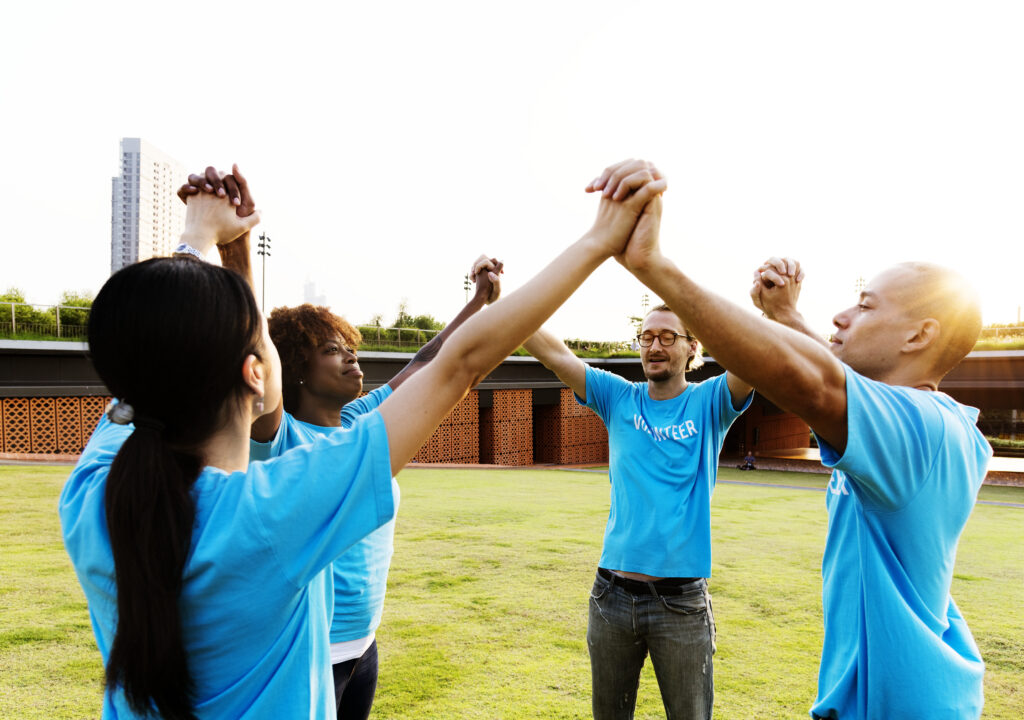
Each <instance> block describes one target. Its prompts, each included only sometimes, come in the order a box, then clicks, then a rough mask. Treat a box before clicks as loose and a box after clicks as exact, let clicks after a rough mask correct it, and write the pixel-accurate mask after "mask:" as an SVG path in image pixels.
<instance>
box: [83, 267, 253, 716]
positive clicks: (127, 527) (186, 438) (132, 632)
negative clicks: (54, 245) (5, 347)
mask: <svg viewBox="0 0 1024 720" xmlns="http://www.w3.org/2000/svg"><path fill="white" fill-rule="evenodd" d="M261 323H262V320H261V318H260V314H259V310H258V308H257V306H256V302H255V300H254V298H253V296H252V293H251V292H250V290H249V288H248V286H247V285H246V284H245V282H244V281H243V280H242V279H241V278H240V277H239V276H238V275H237V274H235V273H233V272H231V271H229V270H225V269H224V268H220V267H217V266H214V265H208V264H206V263H201V262H198V261H195V260H192V259H190V258H159V259H154V260H148V261H146V262H142V263H138V264H136V265H131V266H129V267H127V268H125V269H123V270H121V271H119V272H118V273H116V274H115V275H113V276H112V277H111V278H110V279H109V280H108V281H107V283H106V284H105V285H104V286H103V289H102V290H100V293H99V295H97V297H96V300H95V302H94V303H93V306H92V311H91V312H90V316H89V350H90V354H91V356H92V360H93V364H94V365H95V367H96V370H97V372H98V373H99V375H100V377H101V378H102V379H103V381H104V383H105V384H106V385H107V387H108V389H109V390H110V391H111V393H112V394H113V395H115V396H116V397H118V398H120V399H122V401H124V402H126V403H128V404H130V405H131V407H132V408H133V410H134V413H135V419H134V421H135V426H136V429H135V432H133V433H132V434H131V435H130V436H129V437H128V439H127V440H126V441H125V442H124V444H123V445H122V447H121V449H120V451H119V452H118V454H117V456H116V457H115V459H114V462H113V464H112V465H111V467H110V472H109V474H108V477H107V484H106V494H105V505H106V519H107V528H108V531H109V535H110V546H111V551H112V553H113V556H114V567H115V574H116V582H117V631H116V633H115V636H114V642H113V645H112V646H111V649H110V655H109V657H108V658H107V667H106V684H107V688H108V689H109V690H111V691H113V690H115V689H117V688H120V689H123V690H124V694H125V698H126V699H127V701H128V703H129V705H130V706H131V708H132V710H133V711H134V712H136V713H138V714H140V715H148V714H151V713H154V712H157V713H159V714H160V715H161V716H163V717H165V718H194V717H195V715H194V714H193V712H192V707H193V695H192V691H193V682H192V677H191V675H190V673H189V663H188V657H187V656H186V652H185V647H184V642H183V637H182V623H181V614H180V612H179V608H178V599H179V597H180V596H181V591H182V585H183V578H182V574H183V572H184V568H185V564H186V561H187V559H188V556H189V552H190V549H191V541H192V526H193V523H194V521H195V501H194V498H193V496H192V486H193V484H194V483H195V481H196V478H197V477H198V476H199V473H200V471H201V470H202V467H203V460H202V457H201V451H202V447H203V445H204V444H205V442H206V441H207V440H209V439H210V437H211V436H212V435H213V434H214V432H215V431H216V430H217V429H218V428H219V427H220V426H221V425H222V424H223V423H224V422H226V421H228V420H229V418H230V417H231V416H232V415H233V413H234V412H235V411H236V409H237V407H238V405H237V404H238V403H242V402H248V401H249V398H250V397H251V394H250V391H249V389H248V387H247V386H246V385H245V383H244V382H243V380H242V364H243V362H244V360H245V358H246V356H247V355H249V354H251V353H252V354H258V351H259V347H260V343H261V334H262V328H261Z"/></svg>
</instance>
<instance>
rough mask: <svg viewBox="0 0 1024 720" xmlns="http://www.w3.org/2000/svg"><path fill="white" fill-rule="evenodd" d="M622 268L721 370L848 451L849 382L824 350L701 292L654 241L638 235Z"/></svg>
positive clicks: (654, 236)
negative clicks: (674, 317)
mask: <svg viewBox="0 0 1024 720" xmlns="http://www.w3.org/2000/svg"><path fill="white" fill-rule="evenodd" d="M602 187H603V186H602ZM598 189H600V188H598ZM620 262H622V264H623V265H625V266H626V268H627V269H629V270H630V272H632V273H633V274H634V275H635V276H636V277H637V279H639V280H640V282H642V283H644V284H645V285H646V286H647V287H649V288H650V289H651V290H652V291H654V292H655V293H656V294H657V295H659V296H660V297H661V298H662V299H663V300H664V301H665V302H666V303H667V304H668V306H669V307H670V308H672V310H673V311H674V312H675V313H676V314H677V315H679V317H680V318H681V319H682V321H683V323H684V325H686V327H687V329H689V330H691V331H692V332H693V333H694V334H695V335H696V336H697V337H699V338H700V339H701V342H702V343H703V344H704V346H705V347H706V348H707V349H708V350H709V351H710V352H711V354H712V355H713V356H714V358H715V360H716V361H718V362H719V363H720V364H721V365H722V366H723V367H725V368H727V369H728V370H729V371H730V372H731V373H733V374H735V375H737V376H738V377H740V378H743V380H745V381H746V382H749V383H750V384H751V385H753V386H754V388H755V389H756V390H757V391H758V392H759V393H761V394H762V395H764V396H765V397H767V398H768V399H769V400H771V401H772V402H773V403H775V404H776V405H778V406H779V407H781V408H783V409H785V410H788V411H790V412H793V413H795V414H797V415H799V416H800V417H801V418H803V419H804V420H805V421H806V422H807V424H808V425H810V426H811V428H812V429H813V430H814V431H815V433H817V434H818V435H819V436H820V437H821V438H822V439H824V440H825V441H826V442H828V443H829V444H830V445H832V446H833V447H834V448H836V449H837V450H838V451H839V452H842V451H844V450H845V448H846V435H847V421H846V374H845V372H844V371H843V367H842V365H841V364H840V362H839V361H838V360H836V358H835V357H833V356H832V354H831V352H829V350H828V349H827V348H825V347H824V346H823V345H822V344H821V343H820V342H816V341H815V340H812V339H811V338H810V337H808V336H807V335H804V334H802V333H798V332H796V331H795V330H792V329H790V328H788V327H784V326H782V325H780V324H778V323H775V322H770V321H768V320H766V319H764V318H759V317H756V316H754V315H752V314H751V313H750V312H748V311H746V310H743V309H742V308H740V307H739V306H738V305H735V304H734V303H731V302H729V301H728V300H726V299H724V298H722V297H719V296H718V295H716V294H714V293H712V292H710V291H709V290H707V289H705V288H703V287H701V286H700V285H698V284H697V283H696V282H694V281H693V280H692V279H691V278H690V277H688V276H687V275H686V274H684V273H683V272H682V270H680V269H679V268H678V267H677V266H676V265H675V263H673V262H672V261H671V260H669V259H668V258H666V257H665V256H664V255H662V254H661V250H660V248H659V247H658V239H657V234H656V233H646V234H640V233H634V235H633V237H631V238H630V242H629V244H628V245H627V247H626V251H625V252H624V253H623V255H622V256H621V257H620Z"/></svg>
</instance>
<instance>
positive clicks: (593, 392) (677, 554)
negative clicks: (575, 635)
mask: <svg viewBox="0 0 1024 720" xmlns="http://www.w3.org/2000/svg"><path fill="white" fill-rule="evenodd" d="M586 373H587V374H586V383H587V402H586V403H585V404H586V405H587V407H589V408H592V409H593V410H594V411H595V412H596V413H597V414H598V416H600V418H601V419H602V420H603V421H604V424H605V426H606V427H607V428H608V448H609V463H608V464H609V473H608V475H609V478H610V480H611V486H612V487H611V511H610V512H609V515H608V525H607V526H606V527H605V531H604V550H603V551H602V553H601V561H600V565H601V567H604V568H608V569H609V570H622V571H625V572H636V573H644V574H645V575H654V576H658V577H710V575H711V493H712V492H713V491H714V488H715V478H716V477H717V475H718V454H719V452H721V450H722V443H723V442H724V441H725V435H726V432H727V431H728V429H729V426H730V425H732V423H733V421H735V420H736V418H738V417H739V416H740V414H741V413H742V412H743V410H746V409H747V407H748V406H749V405H750V398H749V397H748V398H747V401H746V403H745V404H744V406H743V408H742V409H740V410H736V409H735V408H734V407H733V405H732V396H731V394H730V393H729V385H728V383H727V382H726V376H725V374H724V373H723V374H721V375H718V376H717V377H714V378H711V379H710V380H705V381H704V382H701V383H690V384H688V385H687V386H686V389H685V390H684V391H683V392H682V393H680V394H679V395H678V396H676V397H674V398H671V399H669V400H652V399H651V397H650V395H649V394H648V392H647V383H645V382H644V383H635V382H629V381H628V380H626V379H624V378H621V377H619V376H618V375H615V374H613V373H610V372H606V371H604V370H598V369H596V368H592V367H590V366H589V365H588V366H587V370H586ZM576 400H577V401H578V402H581V403H582V400H580V399H579V398H578V397H577V398H576Z"/></svg>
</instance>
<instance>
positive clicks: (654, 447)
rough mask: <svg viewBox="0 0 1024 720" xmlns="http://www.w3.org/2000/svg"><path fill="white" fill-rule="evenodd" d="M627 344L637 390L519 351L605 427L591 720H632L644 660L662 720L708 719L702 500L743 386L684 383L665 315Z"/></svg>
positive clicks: (692, 346) (672, 318)
mask: <svg viewBox="0 0 1024 720" xmlns="http://www.w3.org/2000/svg"><path fill="white" fill-rule="evenodd" d="M643 221H644V220H643V218H641V222H643ZM636 339H637V342H638V343H639V345H640V360H641V363H642V365H643V370H644V375H645V377H646V378H647V382H644V383H638V382H629V381H628V380H625V379H624V378H622V377H619V376H618V375H614V374H612V373H610V372H606V371H604V370H599V369H596V368H593V367H590V366H589V365H587V364H586V363H584V362H583V361H582V360H580V359H579V358H578V357H576V356H575V355H574V354H573V353H572V351H570V350H569V349H568V348H567V347H566V346H565V344H564V343H562V342H561V341H560V340H558V339H557V338H556V337H554V336H553V335H551V334H550V333H548V332H547V331H545V330H541V331H539V332H538V333H537V334H535V335H534V336H533V337H532V338H530V340H529V341H527V342H526V344H525V347H526V349H527V350H528V351H529V352H530V353H531V354H532V355H533V356H534V357H536V358H537V359H538V360H540V361H541V362H542V363H543V364H544V366H545V367H547V368H548V369H550V370H552V371H553V372H554V373H555V374H556V375H557V376H558V378H559V379H560V380H561V381H562V382H564V383H565V384H566V385H568V386H569V387H570V388H572V390H573V392H574V393H575V394H576V400H577V402H580V403H583V404H585V405H587V407H589V408H591V409H592V410H594V412H596V413H597V414H598V416H599V417H600V418H601V419H602V420H603V421H604V423H605V426H606V427H607V428H608V445H609V472H608V475H609V479H610V481H611V509H610V512H609V516H608V524H607V526H606V527H605V535H604V548H603V550H602V552H601V560H600V562H599V564H598V569H597V577H596V578H595V580H594V586H593V590H592V591H591V594H590V614H589V619H588V623H587V646H588V647H589V649H590V666H591V685H592V705H593V712H594V718H595V720H619V719H626V718H632V717H633V712H634V708H635V706H636V696H637V688H638V684H639V680H640V671H641V669H642V668H643V664H644V661H645V659H646V657H647V655H648V654H649V655H650V656H651V664H652V665H653V666H654V672H655V675H656V676H657V678H658V687H659V689H660V690H661V697H662V701H663V703H664V705H665V711H666V715H667V716H668V717H670V718H674V719H675V718H682V719H684V720H690V719H692V720H698V719H699V720H707V719H708V718H710V717H711V707H712V704H713V701H714V681H713V676H712V655H713V654H714V651H715V621H714V616H713V614H712V610H711V596H710V595H709V594H708V590H707V579H706V578H708V577H709V576H710V575H711V493H712V491H713V490H714V487H715V478H716V476H717V472H718V454H719V452H720V451H721V449H722V443H723V441H724V440H725V434H726V432H727V431H728V429H729V426H730V425H732V423H733V422H734V421H735V420H736V418H737V417H739V415H740V414H741V413H742V412H743V410H745V409H746V407H747V406H748V405H749V404H750V397H751V387H750V385H747V384H746V383H745V382H743V381H742V380H740V379H739V378H738V377H736V376H735V375H733V374H732V373H725V374H722V375H718V376H717V377H715V378H712V379H710V380H706V381H704V382H701V383H691V382H688V381H687V379H686V371H687V370H691V369H695V368H697V367H699V366H700V364H701V358H700V354H699V352H698V348H699V345H698V342H697V339H696V338H694V337H693V336H692V335H691V334H690V333H689V332H687V330H686V328H685V327H684V326H683V323H682V321H681V320H680V319H679V317H677V316H676V314H675V313H673V312H672V311H671V310H669V308H668V306H666V305H659V306H657V307H655V308H654V309H653V310H651V311H650V312H649V313H648V314H647V316H646V317H645V318H644V321H643V326H642V330H641V332H640V334H639V335H638V336H637V338H636ZM584 398H585V400H584Z"/></svg>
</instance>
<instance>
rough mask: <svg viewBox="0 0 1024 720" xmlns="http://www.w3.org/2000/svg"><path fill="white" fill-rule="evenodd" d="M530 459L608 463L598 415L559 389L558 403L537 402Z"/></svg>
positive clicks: (538, 460) (538, 461)
mask: <svg viewBox="0 0 1024 720" xmlns="http://www.w3.org/2000/svg"><path fill="white" fill-rule="evenodd" d="M533 441H534V444H533V458H534V462H537V463H554V464H556V465H569V464H575V463H605V462H608V431H607V430H605V427H604V423H603V422H601V418H599V417H598V416H597V415H595V414H594V412H593V411H592V410H591V409H590V408H588V407H585V406H584V405H580V404H579V403H578V402H576V399H575V398H574V397H573V393H572V390H570V389H569V388H562V389H561V391H560V396H559V402H558V405H539V406H537V408H536V414H535V415H534V430H533Z"/></svg>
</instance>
